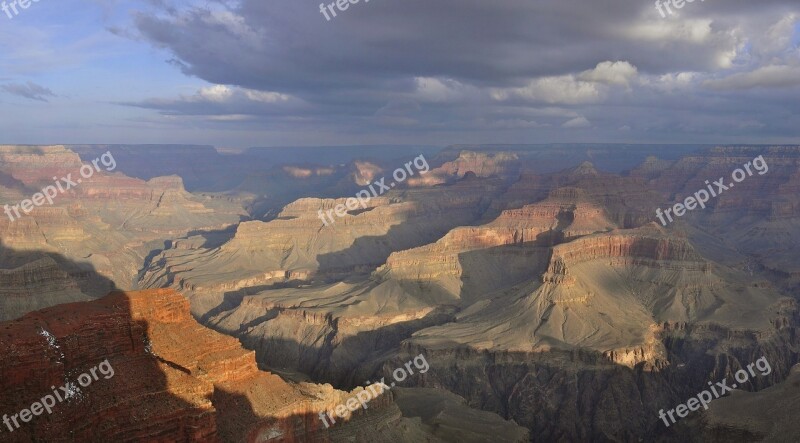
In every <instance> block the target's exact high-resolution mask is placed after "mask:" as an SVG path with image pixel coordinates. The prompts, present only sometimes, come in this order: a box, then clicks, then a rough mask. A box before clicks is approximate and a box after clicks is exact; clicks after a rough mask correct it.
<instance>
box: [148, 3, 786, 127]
mask: <svg viewBox="0 0 800 443" xmlns="http://www.w3.org/2000/svg"><path fill="white" fill-rule="evenodd" d="M794 3H795V2H794V1H777V0H771V1H762V2H754V1H727V2H721V1H719V2H717V1H715V2H710V1H709V2H694V3H687V4H686V5H685V6H684V8H683V9H681V10H680V16H672V17H668V18H667V19H662V18H661V16H660V15H659V14H658V12H657V11H656V9H655V7H654V4H653V3H652V2H650V1H644V2H642V1H638V0H637V1H617V2H602V3H601V2H586V1H583V0H581V1H579V0H548V1H537V2H531V1H529V0H503V1H498V2H487V1H485V0H437V1H435V2H431V1H429V0H403V1H398V0H372V1H371V2H369V3H364V2H363V0H362V1H361V2H359V3H358V4H354V5H351V6H350V7H349V9H348V10H347V11H345V12H340V13H339V14H338V16H337V17H336V18H334V19H332V20H331V21H326V20H325V18H324V17H323V16H322V15H321V14H320V12H319V6H318V3H317V2H309V1H289V0H280V1H275V0H266V1H265V0H243V1H241V2H224V1H216V2H211V4H210V6H204V7H182V8H176V7H174V6H168V5H167V4H166V3H165V2H160V1H159V2H154V4H155V5H156V7H155V8H153V9H151V10H148V11H140V12H138V13H137V14H136V15H135V17H134V23H135V28H136V30H137V31H138V33H139V34H140V36H141V37H142V38H144V39H145V40H146V41H149V42H151V43H152V44H154V45H156V46H159V47H162V48H165V49H167V50H168V51H169V52H171V53H172V54H173V56H174V60H173V61H172V63H174V64H175V65H176V66H177V67H179V69H181V70H183V72H185V73H186V74H188V75H192V76H196V77H199V78H201V79H203V80H206V81H208V82H209V83H211V84H215V85H227V86H225V88H227V89H226V90H225V91H226V92H225V93H224V94H222V95H219V96H216V97H211V96H208V94H207V92H208V91H207V90H206V91H205V92H204V91H199V92H198V94H196V95H195V96H182V97H177V98H159V99H152V100H148V101H144V102H141V103H137V104H136V105H138V106H142V107H147V108H152V109H157V110H159V111H161V112H163V113H170V114H175V115H195V116H196V115H209V116H215V117H217V118H219V117H220V116H223V115H228V116H236V115H249V116H252V117H254V118H262V119H267V118H269V119H275V118H281V119H283V120H284V121H286V122H288V121H289V120H290V119H291V118H292V117H295V118H298V122H297V125H298V129H301V128H302V126H303V125H307V124H314V125H317V127H319V125H326V124H327V125H329V126H330V127H331V128H338V129H339V130H340V131H341V132H359V131H363V130H367V129H365V128H363V127H362V125H374V128H373V129H371V130H373V131H385V133H387V134H388V133H391V131H390V130H391V129H392V128H394V129H397V130H401V131H407V130H408V129H409V128H415V129H418V130H420V131H422V132H426V131H433V132H436V131H439V132H441V131H460V130H473V131H474V130H485V131H498V132H496V133H498V134H503V132H502V131H509V130H518V131H526V132H527V133H529V134H537V133H538V132H537V131H539V130H541V129H542V128H562V129H563V130H564V131H566V132H568V133H572V132H574V131H579V130H589V129H593V130H598V131H606V132H605V133H603V134H606V135H608V134H614V133H615V132H613V131H618V130H619V129H620V128H623V129H622V131H623V132H625V133H626V134H628V133H630V132H631V131H633V132H634V133H635V132H637V131H638V132H639V133H641V134H646V133H648V132H652V131H658V130H664V131H666V132H665V133H667V132H669V130H670V128H674V127H681V125H683V127H687V128H691V127H694V125H692V124H690V123H691V122H690V121H689V119H690V118H696V119H697V121H714V122H716V121H721V122H722V123H720V124H719V125H716V126H715V125H711V126H709V128H712V129H710V130H713V131H716V130H720V129H717V126H721V127H722V129H721V133H723V134H728V133H729V132H726V131H724V126H725V125H726V124H727V125H738V126H741V127H743V128H749V129H746V130H749V131H750V134H753V135H758V136H762V135H763V134H764V133H765V131H764V128H765V127H767V128H768V127H769V125H768V124H763V123H752V122H753V121H754V118H755V117H754V116H746V115H741V114H742V113H743V112H745V110H746V107H747V106H748V103H752V102H750V100H751V95H749V94H745V92H747V91H752V90H759V89H762V88H771V89H775V88H779V89H783V90H784V91H783V94H781V95H782V96H783V97H786V96H791V97H796V95H797V86H798V82H797V81H796V78H797V76H796V75H794V74H796V73H797V72H798V66H800V61H799V58H798V50H797V47H796V41H797V39H796V35H795V34H796V32H797V31H796V25H797V15H796V13H795V12H794V11H796V10H798V9H800V8H798V7H797V6H796V5H795V4H794ZM221 91H222V90H221V89H218V90H217V92H221ZM258 93H261V94H266V95H264V96H261V97H259V95H258ZM698 94H699V95H700V96H701V97H702V98H701V99H698V100H696V101H699V102H701V103H703V104H704V106H701V107H698V108H695V109H689V110H686V112H684V113H682V114H680V115H678V114H677V113H675V114H674V115H673V113H671V112H668V111H664V110H663V109H664V107H667V108H668V107H670V106H672V103H675V104H678V105H679V104H680V103H686V101H687V100H689V99H691V98H692V97H695V96H697V95H698ZM265 97H273V98H274V97H280V99H279V100H272V99H267V98H265ZM772 104H774V105H775V106H773V107H770V106H769V105H770V103H766V104H764V105H763V106H764V112H765V113H766V115H760V116H759V118H761V119H764V120H769V119H770V118H771V117H777V116H778V115H782V116H785V109H781V101H780V100H778V101H775V102H773V103H772ZM722 106H724V108H722ZM541 109H548V110H549V112H540V113H539V114H538V115H532V114H536V113H535V111H536V110H541ZM632 109H637V111H636V112H628V110H632ZM731 113H733V115H732V114H731ZM737 113H738V114H737ZM770 114H772V115H770ZM670 115H672V117H671V119H670V117H668V116H670ZM720 115H727V116H729V117H728V119H727V120H726V119H720V118H719V116H720ZM736 115H738V117H737V116H736ZM278 116H280V117H278ZM791 118H797V116H796V115H794V114H791ZM737 119H739V120H741V121H739V120H737ZM236 120H238V119H236V118H231V121H236ZM662 120H665V121H664V122H663V123H662V124H657V122H659V121H662ZM666 120H668V121H666ZM738 126H737V127H738ZM756 129H757V130H756ZM548 131H549V129H548ZM766 132H768V131H766ZM775 133H776V134H778V131H775ZM550 134H551V135H552V134H557V132H552V131H551V132H550ZM712 135H713V134H712ZM673 136H674V134H673Z"/></svg>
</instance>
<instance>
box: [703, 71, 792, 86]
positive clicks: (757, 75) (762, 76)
mask: <svg viewBox="0 0 800 443" xmlns="http://www.w3.org/2000/svg"><path fill="white" fill-rule="evenodd" d="M704 85H705V86H708V87H710V88H712V89H716V90H744V89H754V88H787V87H792V86H797V85H800V66H786V65H783V66H764V67H761V68H758V69H756V70H755V71H752V72H742V73H738V74H733V75H730V76H728V77H724V78H721V79H714V80H706V81H705V82H704Z"/></svg>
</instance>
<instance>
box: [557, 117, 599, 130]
mask: <svg viewBox="0 0 800 443" xmlns="http://www.w3.org/2000/svg"><path fill="white" fill-rule="evenodd" d="M590 126H592V124H591V123H590V122H589V120H587V119H586V117H576V118H573V119H572V120H570V121H568V122H566V123H564V124H563V125H561V127H562V128H568V129H577V128H588V127H590Z"/></svg>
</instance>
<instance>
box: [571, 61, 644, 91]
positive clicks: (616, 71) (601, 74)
mask: <svg viewBox="0 0 800 443" xmlns="http://www.w3.org/2000/svg"><path fill="white" fill-rule="evenodd" d="M638 74H639V70H638V69H636V66H633V65H632V64H630V63H628V62H626V61H617V62H611V61H605V62H602V63H598V64H597V67H595V68H594V69H590V70H588V71H584V72H582V73H581V74H580V75H579V76H578V79H579V80H584V81H592V82H598V83H605V84H608V85H622V86H630V82H631V81H632V80H634V79H635V78H636V77H637V76H638Z"/></svg>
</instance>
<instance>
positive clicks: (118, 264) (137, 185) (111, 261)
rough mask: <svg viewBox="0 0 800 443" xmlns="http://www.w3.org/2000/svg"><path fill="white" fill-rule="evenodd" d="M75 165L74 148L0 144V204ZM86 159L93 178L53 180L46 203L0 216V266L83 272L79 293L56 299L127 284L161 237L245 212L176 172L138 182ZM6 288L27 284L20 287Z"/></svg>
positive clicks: (209, 226) (217, 224) (220, 223)
mask: <svg viewBox="0 0 800 443" xmlns="http://www.w3.org/2000/svg"><path fill="white" fill-rule="evenodd" d="M82 164H83V163H82V162H81V159H80V157H78V155H77V154H75V153H74V152H72V151H70V150H68V149H66V148H64V147H63V146H49V147H13V146H3V147H0V172H2V173H3V174H5V176H6V177H7V178H8V179H7V180H5V183H6V184H8V185H10V186H15V191H16V192H15V193H14V194H9V195H7V196H6V197H4V198H3V199H2V200H0V207H2V206H4V205H5V204H8V205H9V206H14V205H18V204H20V202H21V200H22V199H28V198H32V197H33V195H34V193H36V192H40V190H41V189H42V188H43V187H45V186H50V185H53V184H54V180H53V177H56V179H57V180H59V181H60V178H61V177H71V180H72V181H77V180H78V178H79V177H80V174H79V171H80V168H81V165H82ZM87 164H88V165H90V167H92V170H93V175H92V177H91V178H88V179H83V180H82V181H81V182H79V183H78V182H76V183H75V185H72V186H71V187H70V189H66V188H67V187H68V186H67V185H66V184H64V183H63V182H62V181H60V183H61V185H62V188H63V189H64V192H63V193H60V192H59V193H58V194H57V195H56V196H55V198H54V199H53V205H50V204H48V203H47V202H45V204H44V205H43V206H41V207H35V208H34V209H33V210H32V211H31V212H30V213H29V214H27V215H25V214H21V215H22V216H21V217H20V218H16V217H14V219H11V218H9V217H7V216H3V217H0V241H1V242H2V245H3V246H4V247H5V248H7V249H0V257H1V258H2V266H0V268H5V269H11V268H18V267H20V266H23V265H25V264H26V263H28V262H32V261H35V260H39V259H40V258H42V257H45V256H48V257H51V258H53V259H54V260H55V262H56V263H57V265H58V266H60V267H61V268H62V270H63V272H65V273H67V274H69V275H73V276H76V274H84V275H82V276H81V275H78V281H79V284H80V286H81V292H82V293H83V295H80V296H77V293H74V292H69V291H65V292H64V297H67V294H72V295H76V296H77V297H76V298H72V299H69V297H67V298H64V297H59V298H58V300H59V301H61V302H65V301H79V300H86V299H87V296H89V297H100V296H103V295H105V294H106V293H108V291H109V289H110V288H111V287H112V286H113V285H116V286H117V287H120V288H132V287H133V286H134V277H135V276H136V275H137V273H138V271H139V269H140V268H141V267H142V264H143V263H144V262H145V261H146V259H147V257H148V256H149V255H150V254H151V251H152V250H153V249H160V248H163V246H164V243H165V241H166V240H168V239H170V238H171V237H173V236H182V235H185V234H186V233H188V232H190V231H198V230H199V231H202V230H213V229H222V228H225V227H227V226H230V225H231V224H233V223H236V222H238V221H239V220H240V218H241V216H242V215H243V214H244V211H243V210H242V209H241V208H237V207H236V206H235V205H233V204H231V203H228V202H225V201H223V200H219V199H211V198H206V197H198V196H195V195H192V194H190V193H188V192H186V191H185V190H184V188H183V183H182V180H181V179H180V177H176V176H172V177H157V178H152V179H150V180H149V181H147V182H145V181H143V180H140V179H136V178H131V177H126V176H124V175H122V174H120V173H109V172H108V171H107V170H106V167H105V166H104V165H103V164H102V163H98V165H99V169H100V170H99V171H97V170H95V168H94V166H92V165H91V162H89V163H87ZM10 198H13V199H10ZM71 263H80V264H79V265H77V266H76V265H73V264H71ZM33 269H40V268H39V267H34V268H33ZM34 272H38V271H34ZM40 278H42V279H44V278H46V276H44V275H43V276H42V277H40ZM102 280H106V282H103V281H102ZM108 281H111V282H113V285H112V284H109V283H108ZM7 289H8V290H11V291H25V290H26V288H25V287H24V286H21V287H18V288H7ZM47 293H48V291H43V293H42V297H44V298H45V299H47V298H48V297H49V296H47V295H45V294H47ZM49 298H50V300H49V301H45V300H42V302H41V303H36V302H33V303H32V304H31V305H30V306H31V307H32V308H35V307H44V306H49V305H50V304H51V303H52V302H53V299H52V297H49ZM21 308H22V305H19V306H18V307H17V308H15V310H14V312H15V313H16V314H19V313H21V312H20V311H19V309H21ZM9 312H11V311H9ZM6 318H8V317H6Z"/></svg>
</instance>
